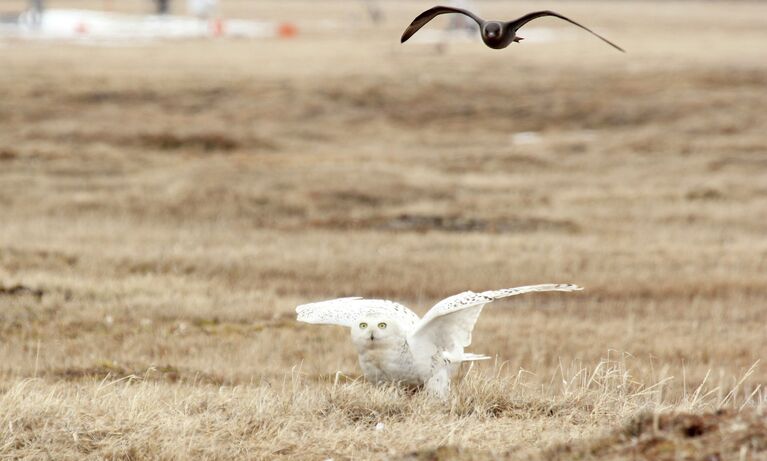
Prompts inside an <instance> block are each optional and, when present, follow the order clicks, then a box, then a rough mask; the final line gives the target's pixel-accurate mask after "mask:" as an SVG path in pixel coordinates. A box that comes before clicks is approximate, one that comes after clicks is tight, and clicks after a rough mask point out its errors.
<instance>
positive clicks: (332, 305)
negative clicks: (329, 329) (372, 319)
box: [296, 298, 419, 331]
mask: <svg viewBox="0 0 767 461" xmlns="http://www.w3.org/2000/svg"><path fill="white" fill-rule="evenodd" d="M296 313H297V314H298V318H297V320H298V321H299V322H306V323H314V324H325V325H341V326H345V327H353V326H355V325H356V324H357V321H358V320H359V319H360V318H362V317H365V316H366V315H376V316H384V317H387V318H389V319H391V320H392V321H395V322H397V323H399V324H400V325H401V326H402V327H403V328H404V329H405V331H407V330H409V329H410V328H412V327H413V326H415V324H416V323H417V322H418V320H419V318H418V316H417V315H416V314H415V312H413V311H411V310H410V309H408V308H407V307H405V306H403V305H402V304H397V303H395V302H392V301H386V300H383V299H363V298H339V299H331V300H329V301H320V302H316V303H311V304H302V305H300V306H298V307H296Z"/></svg>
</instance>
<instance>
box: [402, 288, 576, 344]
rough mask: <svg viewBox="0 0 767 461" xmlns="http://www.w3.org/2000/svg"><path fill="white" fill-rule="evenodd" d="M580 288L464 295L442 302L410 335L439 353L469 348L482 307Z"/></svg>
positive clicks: (466, 293)
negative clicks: (525, 294) (423, 341)
mask: <svg viewBox="0 0 767 461" xmlns="http://www.w3.org/2000/svg"><path fill="white" fill-rule="evenodd" d="M582 289H583V288H581V287H579V286H577V285H570V284H545V285H530V286H524V287H517V288H507V289H504V290H496V291H484V292H482V293H474V292H472V291H466V292H463V293H460V294H457V295H455V296H451V297H449V298H446V299H443V300H442V301H440V302H438V303H437V304H435V305H434V307H432V308H431V309H429V312H427V313H426V315H424V316H423V318H422V319H421V320H420V321H419V322H418V324H417V325H416V327H415V329H414V330H413V333H412V334H411V335H410V336H411V338H413V339H414V340H418V339H428V340H429V341H430V342H431V343H433V344H434V345H435V346H437V347H438V348H440V349H444V350H447V351H448V352H453V351H454V350H455V349H462V348H464V347H466V346H468V345H469V344H471V332H472V330H473V329H474V324H476V323H477V319H478V318H479V314H480V313H482V308H483V307H484V306H485V304H487V303H490V302H493V301H495V300H496V299H501V298H507V297H509V296H516V295H521V294H523V293H531V292H534V291H577V290H582Z"/></svg>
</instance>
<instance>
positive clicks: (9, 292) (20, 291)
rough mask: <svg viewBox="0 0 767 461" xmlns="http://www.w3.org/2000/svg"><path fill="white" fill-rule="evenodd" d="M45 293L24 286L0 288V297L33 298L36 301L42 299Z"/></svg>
mask: <svg viewBox="0 0 767 461" xmlns="http://www.w3.org/2000/svg"><path fill="white" fill-rule="evenodd" d="M43 294H45V292H44V291H43V290H41V289H39V288H30V287H28V286H26V285H20V284H16V285H13V286H9V287H4V286H0V296H34V297H35V298H37V299H40V298H42V297H43Z"/></svg>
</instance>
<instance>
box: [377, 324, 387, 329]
mask: <svg viewBox="0 0 767 461" xmlns="http://www.w3.org/2000/svg"><path fill="white" fill-rule="evenodd" d="M378 328H380V329H382V330H383V329H384V328H386V324H385V323H384V322H381V323H379V324H378Z"/></svg>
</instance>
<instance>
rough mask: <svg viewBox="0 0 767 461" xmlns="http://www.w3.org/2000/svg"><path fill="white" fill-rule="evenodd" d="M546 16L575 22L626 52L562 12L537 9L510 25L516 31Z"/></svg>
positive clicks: (616, 47)
mask: <svg viewBox="0 0 767 461" xmlns="http://www.w3.org/2000/svg"><path fill="white" fill-rule="evenodd" d="M544 16H554V17H555V18H559V19H563V20H565V21H567V22H569V23H570V24H573V25H575V26H578V27H580V28H581V29H583V30H585V31H586V32H589V33H590V34H592V35H594V36H596V37H599V38H600V39H601V40H602V41H603V42H605V43H607V44H608V45H610V46H612V47H613V48H615V49H616V50H618V51H622V52H623V53H625V52H626V50H624V49H623V48H621V47H619V46H618V45H616V44H615V43H613V42H611V41H610V40H607V39H606V38H604V37H602V36H601V35H599V34H598V33H596V32H594V31H593V30H591V29H589V28H588V27H586V26H584V25H582V24H578V23H577V22H575V21H573V20H572V19H570V18H567V17H565V16H562V15H561V14H559V13H555V12H553V11H536V12H534V13H530V14H526V15H524V16H522V17H521V18H519V19H516V20H514V21H511V22H510V23H509V25H510V27H511V28H512V29H513V30H514V31H515V32H516V31H517V30H519V28H520V27H522V26H524V25H525V24H527V23H528V22H530V21H532V20H533V19H537V18H542V17H544Z"/></svg>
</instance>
